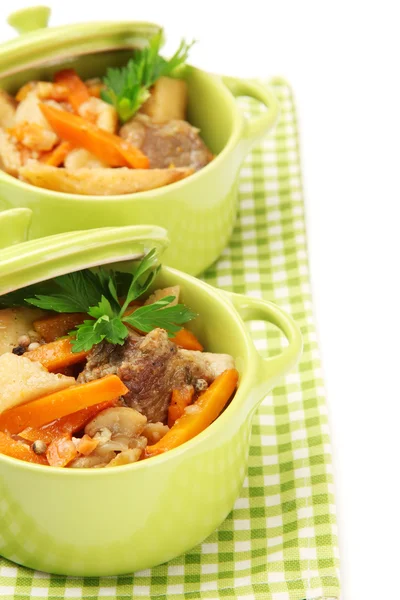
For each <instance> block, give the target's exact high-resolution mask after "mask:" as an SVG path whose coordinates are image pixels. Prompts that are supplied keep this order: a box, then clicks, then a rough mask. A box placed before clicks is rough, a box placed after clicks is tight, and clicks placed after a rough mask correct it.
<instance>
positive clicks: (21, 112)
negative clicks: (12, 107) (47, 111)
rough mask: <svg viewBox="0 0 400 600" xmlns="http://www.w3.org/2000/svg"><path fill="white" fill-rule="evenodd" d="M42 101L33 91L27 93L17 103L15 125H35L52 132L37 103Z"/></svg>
mask: <svg viewBox="0 0 400 600" xmlns="http://www.w3.org/2000/svg"><path fill="white" fill-rule="evenodd" d="M40 102H42V100H41V99H40V98H39V96H37V95H36V93H35V91H33V92H29V94H28V95H27V96H26V98H25V99H24V100H22V102H20V103H19V105H18V108H17V110H16V113H15V123H16V125H18V123H36V124H37V125H41V126H42V127H44V128H45V129H48V130H50V131H53V130H52V129H51V127H50V125H49V123H48V121H47V119H46V118H45V116H44V115H43V113H42V111H41V110H40V107H39V103H40Z"/></svg>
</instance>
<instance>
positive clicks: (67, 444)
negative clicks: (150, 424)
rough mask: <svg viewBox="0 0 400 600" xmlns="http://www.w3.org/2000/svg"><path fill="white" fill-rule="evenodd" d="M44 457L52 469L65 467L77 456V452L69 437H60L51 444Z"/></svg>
mask: <svg viewBox="0 0 400 600" xmlns="http://www.w3.org/2000/svg"><path fill="white" fill-rule="evenodd" d="M46 456H47V460H48V461H49V465H51V466H52V467H66V466H67V464H68V463H70V462H71V460H74V458H76V457H77V456H78V450H77V448H76V446H75V444H74V442H73V441H72V440H71V438H70V437H62V438H59V439H57V440H54V442H51V444H50V446H49V448H48V450H47V452H46Z"/></svg>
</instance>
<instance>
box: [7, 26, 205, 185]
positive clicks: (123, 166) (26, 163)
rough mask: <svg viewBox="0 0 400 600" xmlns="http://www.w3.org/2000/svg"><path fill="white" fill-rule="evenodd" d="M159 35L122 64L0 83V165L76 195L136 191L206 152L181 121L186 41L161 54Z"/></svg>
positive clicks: (166, 179)
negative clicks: (92, 73)
mask: <svg viewBox="0 0 400 600" xmlns="http://www.w3.org/2000/svg"><path fill="white" fill-rule="evenodd" d="M160 46H161V34H159V35H156V36H154V38H153V39H152V40H151V42H150V45H149V47H148V48H145V49H143V50H136V51H135V52H134V53H133V57H132V58H131V59H130V60H129V61H128V64H127V65H126V66H125V67H122V68H110V69H108V70H107V73H106V74H105V76H104V78H103V79H102V80H101V79H95V80H93V79H92V80H88V81H83V80H81V79H80V77H79V76H78V74H77V73H76V72H75V71H74V70H72V69H65V70H62V71H59V72H58V73H56V74H55V76H54V81H53V82H47V81H30V82H28V83H27V84H25V85H24V86H23V87H22V88H21V89H20V90H19V91H18V92H17V94H16V96H15V98H14V97H12V96H10V95H9V94H7V93H6V92H5V91H4V90H0V168H1V169H2V170H4V171H6V172H7V173H9V174H10V175H13V176H14V177H18V178H19V179H21V180H23V181H27V182H29V183H31V184H32V185H35V186H38V187H42V188H47V189H50V190H55V191H58V192H66V193H72V194H84V195H117V194H129V193H134V192H142V191H146V190H151V189H155V188H158V187H162V186H164V185H168V184H170V183H174V182H176V181H179V180H181V179H184V178H185V177H188V176H189V175H191V174H193V173H194V172H195V171H197V170H199V169H201V168H203V167H204V166H206V165H207V164H208V163H209V162H210V161H211V160H212V158H213V156H212V154H211V152H210V150H209V149H208V148H207V146H206V145H205V143H204V142H203V140H202V139H201V137H200V135H199V130H198V129H196V128H195V127H193V126H192V125H190V123H188V122H187V121H186V109H187V100H188V90H187V84H186V82H185V81H184V80H183V79H179V74H180V72H181V70H182V66H183V65H184V63H185V61H186V59H187V56H188V52H189V49H190V45H188V44H186V43H185V42H182V43H181V45H180V47H179V48H178V50H177V52H176V53H175V54H174V56H173V57H172V58H171V59H170V60H169V61H167V60H165V59H164V58H162V57H161V56H160V54H159V50H160Z"/></svg>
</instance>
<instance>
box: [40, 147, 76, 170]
mask: <svg viewBox="0 0 400 600" xmlns="http://www.w3.org/2000/svg"><path fill="white" fill-rule="evenodd" d="M71 150H72V146H71V144H70V143H69V142H61V143H60V144H58V146H56V147H55V148H54V150H52V151H51V152H48V153H46V154H43V156H42V157H41V159H40V162H43V163H44V164H45V165H48V166H49V167H59V166H60V165H62V163H63V162H64V160H65V159H66V158H67V156H68V153H69V152H70V151H71Z"/></svg>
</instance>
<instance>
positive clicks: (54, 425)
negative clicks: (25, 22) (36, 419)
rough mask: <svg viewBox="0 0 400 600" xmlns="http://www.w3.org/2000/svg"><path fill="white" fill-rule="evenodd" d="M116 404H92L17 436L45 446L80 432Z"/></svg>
mask: <svg viewBox="0 0 400 600" xmlns="http://www.w3.org/2000/svg"><path fill="white" fill-rule="evenodd" d="M117 402H118V399H117V398H113V399H112V400H108V401H107V402H101V403H100V404H94V405H93V406H89V407H88V408H83V409H82V410H78V411H77V412H74V413H71V414H69V415H66V416H65V417H62V418H61V419H57V420H56V421H52V422H51V423H48V424H47V425H43V426H42V427H27V428H26V429H24V430H23V431H21V433H19V434H18V435H19V436H20V437H22V438H24V439H25V440H29V441H31V442H35V441H36V440H41V441H42V442H45V443H46V444H50V443H51V442H52V441H53V440H55V439H59V438H61V437H68V436H71V435H72V434H74V433H76V432H77V431H80V430H81V429H83V428H84V427H85V425H86V423H89V421H91V420H92V419H94V417H95V416H96V415H97V414H98V413H100V412H101V411H103V410H105V409H106V408H110V407H111V406H114V405H115V404H116V403H117Z"/></svg>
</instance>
